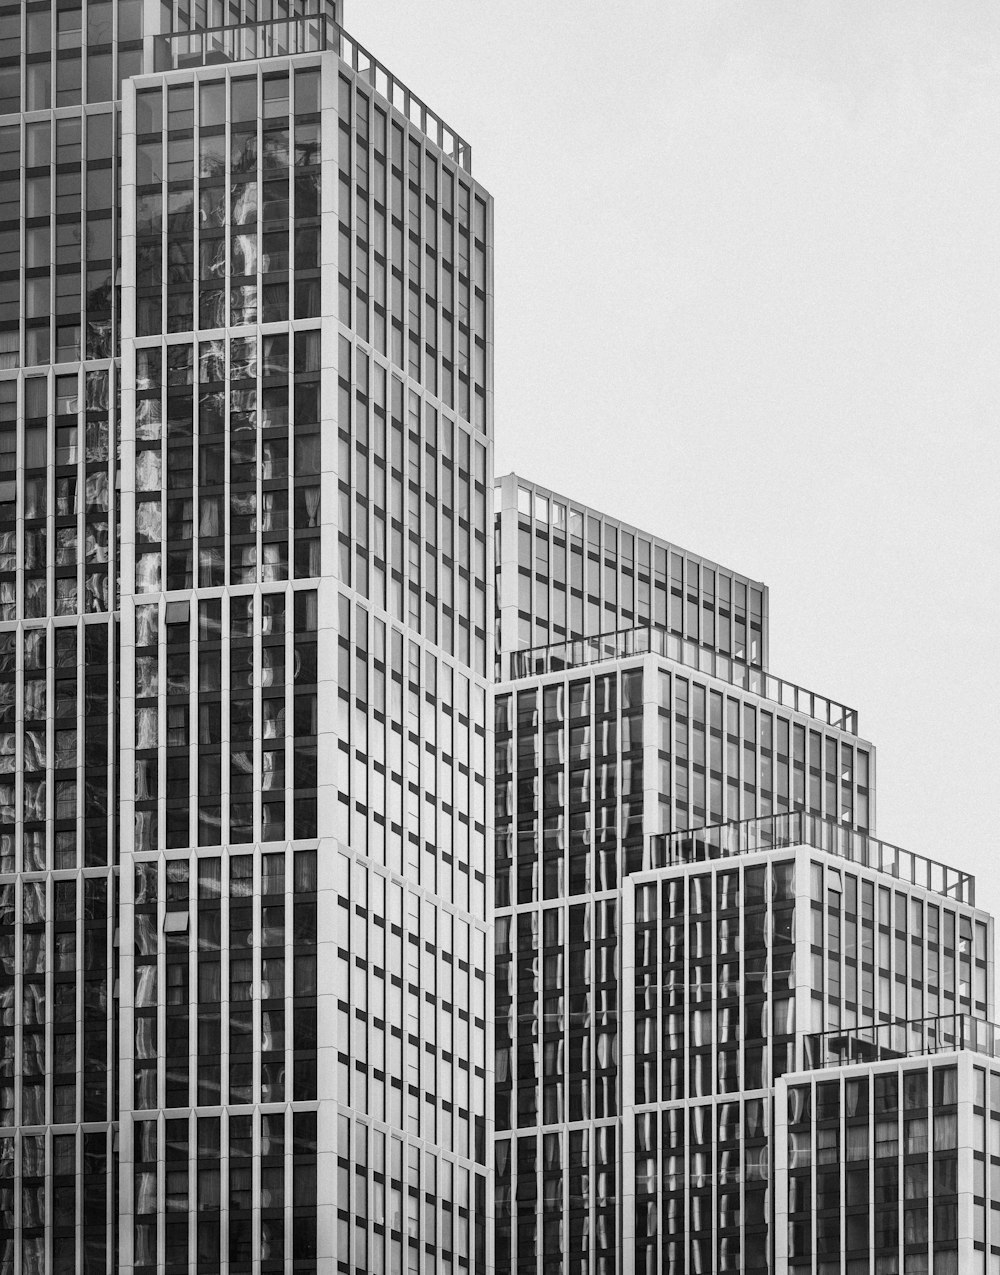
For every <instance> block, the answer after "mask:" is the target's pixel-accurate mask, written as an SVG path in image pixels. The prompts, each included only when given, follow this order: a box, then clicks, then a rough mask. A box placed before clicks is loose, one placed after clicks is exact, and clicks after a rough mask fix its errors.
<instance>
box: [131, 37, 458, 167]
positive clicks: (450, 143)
mask: <svg viewBox="0 0 1000 1275" xmlns="http://www.w3.org/2000/svg"><path fill="white" fill-rule="evenodd" d="M155 43H156V52H155V58H154V66H155V68H156V70H157V71H173V70H179V69H181V68H185V67H198V66H211V65H214V64H216V63H227V62H252V61H256V60H257V59H258V58H275V57H291V56H293V55H294V54H298V53H324V52H327V51H330V52H333V53H336V54H337V55H338V56H339V57H340V59H341V60H342V61H343V62H346V63H347V64H348V65H349V66H350V67H351V68H352V69H353V70H354V71H356V72H357V73H358V75H360V76H362V77H363V78H364V79H365V80H366V81H367V82H368V83H369V84H370V85H371V86H372V88H373V89H374V90H375V92H376V93H378V94H379V95H380V96H381V97H383V98H385V100H386V101H387V102H389V103H391V105H392V106H394V107H395V108H396V110H398V111H399V112H400V113H401V114H403V115H405V116H406V118H407V119H408V120H409V121H410V123H411V124H413V125H415V126H416V127H417V128H419V129H420V130H421V131H422V132H423V133H425V134H426V135H427V136H428V137H429V138H430V139H431V141H432V142H434V143H435V144H436V145H437V146H439V147H440V148H441V150H442V151H444V153H445V154H446V155H449V156H450V157H451V158H452V159H454V160H455V161H456V162H457V163H459V164H460V165H461V166H462V167H463V168H464V169H465V170H466V171H467V172H468V171H469V170H470V169H471V166H472V148H471V147H470V145H469V143H468V142H466V141H464V140H463V139H462V138H461V137H459V135H458V134H457V133H456V132H455V131H454V129H451V128H449V127H448V125H447V124H445V123H444V121H443V120H442V119H441V118H440V117H439V116H437V115H435V113H434V112H433V111H432V110H431V109H430V107H429V106H427V104H426V103H425V102H423V101H421V99H420V98H419V97H417V95H416V94H415V93H412V92H411V91H410V90H409V89H408V88H407V87H406V85H405V84H403V83H402V82H401V81H400V80H397V79H396V77H395V76H394V75H393V74H392V72H391V71H388V70H387V69H386V68H385V67H384V66H383V65H382V64H381V63H380V62H379V61H378V60H377V59H376V58H373V57H372V55H371V54H370V53H369V52H368V51H367V49H364V48H362V46H361V45H360V44H358V42H357V41H356V40H354V39H352V38H351V36H349V35H347V33H346V32H345V31H343V30H342V29H341V28H340V27H339V26H337V24H336V22H334V20H333V18H332V17H331V16H330V15H329V14H313V15H312V16H309V17H300V18H279V19H275V20H273V21H270V22H254V23H251V24H249V25H245V26H230V27H213V28H211V29H210V30H207V31H184V32H177V33H175V34H173V35H163V36H158V37H157V39H156V42H155Z"/></svg>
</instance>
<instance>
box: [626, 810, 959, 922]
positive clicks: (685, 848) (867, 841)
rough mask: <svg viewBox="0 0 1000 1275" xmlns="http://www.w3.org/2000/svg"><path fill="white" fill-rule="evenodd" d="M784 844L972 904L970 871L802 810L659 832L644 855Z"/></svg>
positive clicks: (659, 862) (669, 858)
mask: <svg viewBox="0 0 1000 1275" xmlns="http://www.w3.org/2000/svg"><path fill="white" fill-rule="evenodd" d="M789 846H812V847H813V849H815V850H825V851H827V853H828V854H835V855H837V856H838V857H839V858H841V859H848V860H850V862H852V863H857V864H860V865H861V866H862V867H866V868H874V869H875V870H876V871H878V872H884V873H885V874H886V876H890V877H893V878H894V879H895V880H897V881H902V882H905V883H906V884H908V885H917V886H921V887H923V889H925V890H933V891H934V892H935V893H936V894H941V895H944V896H945V897H946V898H949V899H956V900H957V901H959V902H960V903H969V904H971V905H973V906H975V902H976V879H975V877H973V876H972V875H971V873H968V872H961V871H959V869H958V868H951V867H948V866H947V865H946V864H944V863H938V862H937V861H936V860H935V859H926V858H924V856H923V855H919V854H913V853H912V852H911V851H909V850H901V849H900V848H899V847H898V846H891V845H889V844H888V843H887V842H885V841H879V840H877V839H876V838H875V837H871V836H869V835H868V834H867V833H866V832H858V831H857V830H855V829H854V828H849V827H847V826H845V825H844V824H842V823H837V821H836V820H835V819H826V818H823V817H822V816H820V815H810V814H807V813H806V812H805V811H801V810H798V811H792V812H789V813H788V814H780V815H765V816H763V817H762V818H759V819H743V820H741V821H739V822H735V821H734V822H732V823H720V824H713V825H712V826H711V827H708V828H693V829H684V830H683V831H680V832H672V833H661V834H659V835H658V836H654V837H651V838H650V855H649V858H650V861H651V864H652V866H653V867H658V868H666V867H676V866H678V865H679V864H685V863H700V862H702V861H703V860H705V859H723V858H726V857H728V856H729V855H738V854H752V853H753V852H754V851H755V850H780V849H785V848H787V847H789Z"/></svg>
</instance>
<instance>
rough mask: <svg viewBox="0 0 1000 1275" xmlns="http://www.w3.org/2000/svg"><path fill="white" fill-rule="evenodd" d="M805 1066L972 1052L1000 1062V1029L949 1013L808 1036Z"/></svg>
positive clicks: (980, 1020) (969, 1016) (977, 1019)
mask: <svg viewBox="0 0 1000 1275" xmlns="http://www.w3.org/2000/svg"><path fill="white" fill-rule="evenodd" d="M804 1044H805V1068H806V1070H813V1069H815V1068H820V1067H846V1066H849V1065H850V1064H852V1063H870V1062H890V1061H891V1060H892V1059H894V1058H916V1057H921V1056H924V1055H927V1054H945V1053H953V1052H954V1051H955V1050H957V1049H971V1050H974V1051H975V1052H976V1053H977V1054H985V1055H986V1056H987V1057H988V1058H1000V1027H998V1026H997V1024H996V1023H988V1022H986V1021H985V1019H982V1018H974V1017H973V1016H972V1015H971V1014H946V1015H944V1016H943V1017H939V1018H918V1019H914V1020H912V1021H910V1022H903V1023H878V1024H874V1025H872V1026H870V1027H850V1028H847V1029H844V1028H840V1029H839V1030H837V1031H829V1032H817V1033H816V1034H814V1035H811V1036H806V1038H805V1042H804Z"/></svg>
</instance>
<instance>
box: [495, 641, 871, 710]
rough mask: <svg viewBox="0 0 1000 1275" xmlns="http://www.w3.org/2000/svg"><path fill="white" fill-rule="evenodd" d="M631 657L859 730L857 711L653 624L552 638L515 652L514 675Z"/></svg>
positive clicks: (513, 656) (512, 655) (524, 675)
mask: <svg viewBox="0 0 1000 1275" xmlns="http://www.w3.org/2000/svg"><path fill="white" fill-rule="evenodd" d="M628 655H661V656H663V657H664V658H665V659H668V660H674V661H675V662H676V663H678V664H684V665H685V666H686V667H688V668H693V669H697V670H698V672H699V673H707V674H708V676H709V677H717V678H719V679H720V680H721V681H723V682H728V683H729V685H730V686H735V687H738V688H739V689H740V690H744V691H750V692H751V693H752V694H754V695H761V696H763V697H764V698H766V699H769V700H773V701H774V702H775V703H776V704H781V705H783V706H784V707H785V708H791V709H794V710H795V711H796V712H798V713H806V714H807V715H808V716H809V717H814V718H816V719H817V720H818V721H821V722H823V724H824V725H826V726H836V727H838V728H839V729H840V730H845V731H849V732H850V733H851V734H852V735H856V734H857V733H858V714H857V711H856V710H855V709H853V708H847V707H845V706H844V705H843V704H838V703H837V702H836V700H832V699H828V698H827V697H826V696H825V695H817V694H816V693H815V692H813V691H807V690H804V689H803V688H802V687H801V686H796V685H795V684H794V683H793V682H786V681H785V680H784V679H783V678H780V677H774V676H772V674H770V673H765V672H764V670H763V669H759V668H754V667H753V665H751V664H747V663H745V662H744V661H743V660H736V659H733V658H732V657H730V656H728V655H720V654H719V652H718V651H710V650H707V649H706V648H705V647H702V646H698V644H697V643H696V642H691V641H688V640H687V639H686V638H681V637H678V636H677V634H675V633H668V632H667V631H666V629H661V628H658V627H656V626H655V625H651V624H642V625H637V626H636V627H635V628H631V629H617V630H615V631H614V632H613V633H600V634H598V635H597V636H596V637H586V638H575V639H574V640H573V641H569V642H553V643H551V644H550V645H548V646H535V647H531V648H529V649H528V650H525V651H513V652H511V677H512V678H520V677H535V676H537V675H538V674H540V673H555V672H558V671H559V670H561V669H571V668H584V667H585V666H586V665H588V664H600V663H601V662H602V661H603V660H616V659H622V658H623V657H625V656H628Z"/></svg>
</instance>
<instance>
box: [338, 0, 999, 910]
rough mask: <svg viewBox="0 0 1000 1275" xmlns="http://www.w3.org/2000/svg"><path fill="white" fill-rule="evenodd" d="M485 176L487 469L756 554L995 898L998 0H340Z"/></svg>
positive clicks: (914, 817)
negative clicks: (490, 267) (491, 451)
mask: <svg viewBox="0 0 1000 1275" xmlns="http://www.w3.org/2000/svg"><path fill="white" fill-rule="evenodd" d="M346 23H347V27H348V30H350V31H351V32H352V33H353V34H354V35H355V36H356V37H357V38H358V40H359V41H360V42H361V43H362V44H364V45H366V46H367V47H368V48H369V49H370V50H371V51H372V52H373V53H374V54H375V55H376V56H377V57H379V58H380V59H381V60H382V61H384V62H385V63H386V64H387V65H388V66H389V67H390V68H391V69H392V70H393V71H394V72H395V73H396V74H398V75H399V76H400V78H402V79H403V80H404V81H406V82H407V83H408V84H409V85H410V86H411V87H412V88H413V89H414V91H415V92H417V93H418V94H419V95H420V96H422V97H423V98H424V100H425V101H427V103H428V104H429V105H430V106H431V107H433V108H434V109H435V110H436V111H438V112H439V113H440V114H441V115H442V116H443V118H444V119H445V120H447V121H448V122H449V123H450V124H451V125H452V126H453V127H454V128H455V129H456V130H457V131H458V132H459V133H461V134H462V135H463V136H464V137H466V138H467V139H468V140H469V141H470V142H471V143H472V148H473V160H474V164H473V171H474V172H475V174H476V176H477V177H478V179H479V180H480V181H481V182H483V183H484V184H485V185H486V187H487V188H488V189H489V190H490V192H491V193H492V194H493V196H494V198H495V200H496V209H495V216H496V270H495V286H496V400H495V401H496V412H495V436H496V469H497V473H504V472H507V471H508V470H511V469H513V470H516V471H518V472H519V473H522V474H524V475H525V476H527V477H530V478H533V479H535V480H537V481H539V482H541V483H544V484H547V485H548V486H551V487H554V488H555V489H556V490H558V491H561V492H564V493H566V494H567V495H570V496H576V497H578V498H579V499H580V500H581V501H584V502H586V503H589V504H592V505H595V506H597V507H598V508H601V509H604V510H606V511H607V512H608V513H611V514H613V515H616V516H618V517H621V518H623V519H625V520H627V521H629V522H632V523H636V524H638V525H639V526H641V527H646V528H648V529H649V530H650V531H652V532H655V533H657V534H659V535H662V536H666V537H668V538H669V539H671V540H673V541H675V542H676V543H677V544H680V545H682V546H684V547H685V548H689V549H691V550H693V551H695V552H697V553H702V554H704V555H705V556H707V557H711V558H714V559H716V560H717V561H719V562H723V563H726V564H728V565H730V566H732V567H735V568H737V569H738V570H741V571H744V572H746V573H748V574H749V575H751V576H754V577H756V578H758V579H762V580H763V581H764V582H765V583H766V584H768V585H769V586H770V590H771V668H772V670H773V671H774V672H775V673H777V674H779V675H781V676H783V677H786V678H788V679H789V680H792V681H797V682H799V683H800V684H801V685H804V686H808V687H810V688H811V689H813V690H817V691H820V692H822V693H825V694H829V695H831V696H832V697H834V698H837V699H840V700H841V701H842V702H844V703H847V704H851V705H853V706H855V707H857V708H858V709H859V711H860V724H861V731H862V733H863V734H864V735H865V737H866V738H868V739H870V740H872V741H873V742H874V743H875V744H876V746H877V749H878V832H879V835H880V836H882V837H883V838H884V839H885V840H887V841H891V842H894V843H896V844H899V845H902V846H904V847H906V848H908V849H912V850H915V851H917V852H919V853H922V854H926V855H929V856H931V857H935V858H940V859H943V860H945V861H949V862H952V863H954V864H956V865H959V866H968V867H970V868H972V869H973V870H974V871H976V872H977V873H978V874H979V878H980V881H979V884H980V890H979V903H980V905H981V906H986V907H988V908H990V909H991V910H993V911H995V912H998V913H1000V818H998V817H997V795H998V789H1000V692H998V665H1000V659H998V645H1000V643H998V634H1000V593H998V579H997V577H998V569H997V567H998V547H1000V513H998V510H1000V435H998V403H1000V375H998V367H1000V252H998V235H1000V7H998V6H997V5H996V3H995V0H899V2H883V0H878V2H876V3H873V2H872V0H836V2H835V3H833V2H830V0H809V3H806V4H803V3H802V0H785V2H779V0H682V2H678V3H673V2H671V0H626V2H624V3H619V4H610V3H604V4H596V3H593V2H592V0H575V2H574V3H569V2H568V0H533V2H532V3H530V4H529V3H525V2H524V0H505V2H504V3H495V4H494V3H488V2H487V0H423V2H422V3H419V4H416V3H404V2H403V0H347V14H346Z"/></svg>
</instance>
